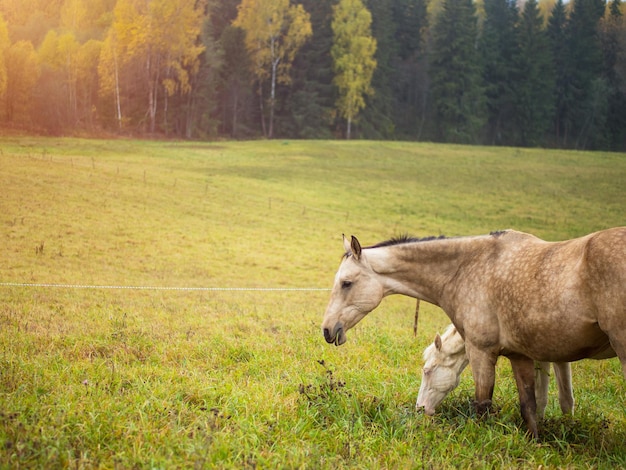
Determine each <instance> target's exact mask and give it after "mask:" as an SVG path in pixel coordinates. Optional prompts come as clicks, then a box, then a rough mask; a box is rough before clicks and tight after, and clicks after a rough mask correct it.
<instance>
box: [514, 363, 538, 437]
mask: <svg viewBox="0 0 626 470" xmlns="http://www.w3.org/2000/svg"><path fill="white" fill-rule="evenodd" d="M509 360H510V361H511V367H512V369H513V375H514V376H515V382H516V383H517V392H518V393H519V403H520V411H521V413H522V418H524V421H525V422H526V426H528V431H529V432H530V433H531V434H532V435H533V437H534V438H535V439H538V438H539V431H538V430H537V403H536V401H535V362H534V361H533V360H532V359H529V358H528V357H526V356H513V357H509Z"/></svg>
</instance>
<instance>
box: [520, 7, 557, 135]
mask: <svg viewBox="0 0 626 470" xmlns="http://www.w3.org/2000/svg"><path fill="white" fill-rule="evenodd" d="M516 38H517V53H516V55H515V57H514V68H515V80H514V89H513V93H514V113H513V115H514V117H515V119H514V121H515V123H516V124H517V125H516V128H517V129H518V131H517V132H518V136H517V141H516V144H518V145H523V146H528V145H540V144H542V143H543V138H544V136H545V134H546V133H547V131H548V130H549V127H550V121H551V119H552V116H553V113H554V94H553V93H554V68H553V65H552V57H551V54H550V51H549V43H548V37H547V35H546V32H545V30H544V28H543V18H542V16H541V13H540V12H539V8H538V6H537V1H536V0H528V1H527V2H526V4H525V5H524V11H523V12H522V15H521V16H520V20H519V25H518V27H517V34H516Z"/></svg>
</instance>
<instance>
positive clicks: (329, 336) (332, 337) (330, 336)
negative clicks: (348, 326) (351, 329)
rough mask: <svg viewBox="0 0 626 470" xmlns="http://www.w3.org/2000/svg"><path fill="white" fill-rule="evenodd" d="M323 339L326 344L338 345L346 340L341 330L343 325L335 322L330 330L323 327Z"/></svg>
mask: <svg viewBox="0 0 626 470" xmlns="http://www.w3.org/2000/svg"><path fill="white" fill-rule="evenodd" d="M324 339H325V340H326V342H327V343H328V344H334V345H335V346H340V345H342V344H343V343H345V342H346V334H345V332H344V331H343V325H342V324H341V323H337V324H336V325H335V327H334V328H333V331H332V332H331V331H330V329H328V328H324Z"/></svg>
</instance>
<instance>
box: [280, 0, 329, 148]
mask: <svg viewBox="0 0 626 470" xmlns="http://www.w3.org/2000/svg"><path fill="white" fill-rule="evenodd" d="M301 3H302V6H303V7H304V9H305V10H306V11H307V12H309V14H310V15H311V26H312V29H313V35H312V36H311V39H310V40H309V41H307V42H306V44H304V46H303V47H302V49H301V50H300V52H299V53H298V55H297V57H296V58H295V60H294V65H293V85H292V86H291V87H290V88H289V89H288V90H283V93H284V94H283V96H281V98H282V101H283V103H282V110H281V111H282V112H281V115H280V117H279V119H280V121H279V123H278V124H279V126H280V129H281V131H282V132H283V133H284V134H287V135H291V136H294V137H298V138H304V139H311V138H331V137H332V135H333V134H332V133H331V128H332V125H333V123H334V121H335V119H334V115H335V112H334V104H335V101H336V89H335V86H334V85H333V83H332V82H333V76H334V74H333V60H332V57H331V55H330V49H331V47H332V44H333V32H332V29H331V21H332V14H333V9H332V7H333V3H336V1H335V0H302V2H301Z"/></svg>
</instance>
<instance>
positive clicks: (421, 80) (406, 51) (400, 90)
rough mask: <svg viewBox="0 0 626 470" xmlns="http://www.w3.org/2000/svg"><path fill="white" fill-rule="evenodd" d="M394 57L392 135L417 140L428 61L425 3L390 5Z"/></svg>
mask: <svg viewBox="0 0 626 470" xmlns="http://www.w3.org/2000/svg"><path fill="white" fill-rule="evenodd" d="M392 10H393V19H394V23H395V25H396V26H395V30H396V34H395V41H396V44H397V53H396V56H395V58H394V61H393V68H394V70H395V71H396V74H395V79H394V80H393V81H392V85H393V87H394V88H393V92H394V93H393V99H394V101H393V109H394V110H395V113H394V122H395V128H396V135H397V136H398V137H400V138H408V139H418V140H419V139H420V138H421V137H422V135H423V131H424V125H425V123H426V111H427V105H428V99H427V97H428V58H427V50H426V35H427V31H428V13H427V10H426V1H425V0H396V1H394V2H393V6H392Z"/></svg>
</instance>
